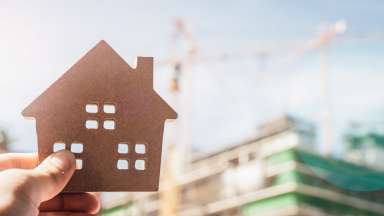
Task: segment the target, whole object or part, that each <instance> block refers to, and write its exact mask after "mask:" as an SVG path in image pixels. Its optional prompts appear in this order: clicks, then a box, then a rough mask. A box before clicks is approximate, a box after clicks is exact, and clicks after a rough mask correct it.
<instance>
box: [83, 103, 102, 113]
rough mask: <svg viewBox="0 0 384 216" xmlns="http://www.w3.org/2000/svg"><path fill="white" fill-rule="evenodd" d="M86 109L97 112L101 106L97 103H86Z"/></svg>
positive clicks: (88, 111) (89, 111)
mask: <svg viewBox="0 0 384 216" xmlns="http://www.w3.org/2000/svg"><path fill="white" fill-rule="evenodd" d="M85 111H86V112H87V113H97V112H99V107H98V106H97V104H87V105H85Z"/></svg>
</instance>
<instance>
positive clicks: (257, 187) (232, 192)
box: [103, 20, 384, 216]
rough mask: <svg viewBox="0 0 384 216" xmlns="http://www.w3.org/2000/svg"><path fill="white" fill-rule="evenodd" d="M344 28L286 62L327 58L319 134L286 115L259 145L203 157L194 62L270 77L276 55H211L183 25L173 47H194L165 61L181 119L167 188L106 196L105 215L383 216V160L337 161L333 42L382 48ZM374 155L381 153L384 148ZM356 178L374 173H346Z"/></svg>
mask: <svg viewBox="0 0 384 216" xmlns="http://www.w3.org/2000/svg"><path fill="white" fill-rule="evenodd" d="M346 29H347V23H346V22H345V21H343V20H341V21H338V22H336V23H334V24H331V25H329V26H328V27H327V28H326V29H325V31H324V32H323V33H322V34H320V36H317V37H315V38H314V39H312V40H309V41H308V42H307V43H305V44H303V45H302V46H301V47H299V48H297V49H295V50H294V51H293V53H291V54H290V55H289V57H288V58H287V59H288V61H291V62H295V61H298V59H300V58H303V56H304V55H305V54H306V53H308V52H319V54H320V72H321V75H320V77H321V79H320V80H319V82H320V84H319V86H320V88H321V97H322V99H321V100H322V102H323V103H322V106H321V108H320V109H321V115H320V116H321V118H320V119H321V120H320V122H321V123H320V124H319V125H318V126H317V127H316V126H315V124H314V123H313V122H311V121H306V120H302V119H300V118H296V117H293V116H288V115H285V116H282V117H279V118H275V119H274V120H269V121H266V122H264V123H263V124H262V125H261V126H260V127H259V128H258V130H257V133H256V134H255V135H254V136H253V137H251V138H249V139H247V140H245V141H243V142H240V143H235V144H232V145H229V147H226V148H223V149H220V150H216V151H212V152H209V153H207V152H205V153H201V152H196V151H194V150H193V148H192V147H191V146H192V142H191V130H192V129H191V121H192V118H193V117H192V116H191V107H193V105H192V104H191V103H192V102H191V95H192V94H193V93H192V91H193V90H192V87H191V86H192V85H193V84H192V83H191V82H192V80H193V79H192V78H191V76H193V75H192V73H193V70H194V64H209V63H210V62H219V63H220V62H221V61H231V60H233V59H237V58H244V57H245V56H248V57H249V56H253V57H256V59H257V61H258V68H257V70H258V71H259V72H263V71H264V70H266V67H267V62H268V58H270V57H271V56H270V55H272V54H273V53H272V52H270V51H267V50H253V51H246V52H242V53H241V54H239V53H236V54H234V55H231V54H230V53H222V54H218V55H216V56H204V55H202V54H201V53H199V48H198V43H197V41H196V39H195V38H194V36H193V34H192V33H191V32H190V31H189V30H188V29H187V27H186V25H185V23H184V22H183V21H182V20H177V21H176V22H175V30H176V31H175V34H174V35H175V37H174V40H175V43H174V44H180V43H181V44H184V45H186V46H184V47H183V49H181V50H182V51H179V53H178V55H175V56H174V57H173V58H171V59H169V60H165V61H160V62H159V63H158V66H159V67H167V66H168V68H171V69H173V71H174V73H173V76H172V79H171V81H170V85H169V90H170V92H171V94H172V95H173V96H172V99H173V102H174V103H173V104H174V106H175V107H176V109H177V110H178V112H179V113H180V118H179V119H178V120H177V121H178V123H177V124H176V126H175V128H172V130H173V132H172V135H171V137H170V138H169V139H167V141H168V143H166V146H165V150H164V153H165V158H164V160H163V164H162V172H161V181H160V190H159V192H155V193H119V194H116V193H112V194H105V195H104V196H103V204H104V205H103V208H104V211H103V215H116V216H118V215H132V216H135V215H151V216H155V215H162V216H168V215H191V216H192V215H193V216H198V215H212V216H219V215H223V216H227V215H279V216H282V215H287V216H299V215H315V216H331V215H335V216H336V215H372V216H373V215H384V213H383V212H384V202H383V201H384V200H383V197H382V196H381V193H379V192H372V190H373V189H372V188H374V189H378V188H381V185H382V183H381V182H382V181H384V173H383V172H382V170H383V169H382V167H380V165H378V159H376V160H374V161H371V162H370V163H368V162H367V161H369V160H367V156H366V154H364V153H361V150H362V149H358V151H357V152H360V154H359V153H356V151H355V153H356V154H353V150H348V151H346V153H345V155H344V156H342V157H337V158H335V157H333V156H332V152H334V150H335V149H334V147H333V145H332V143H333V139H334V138H333V136H334V135H333V131H334V129H333V125H332V124H333V120H332V104H331V102H330V97H329V95H330V94H332V93H331V92H330V88H329V85H330V84H329V76H330V75H329V65H328V64H329V59H328V58H329V53H328V51H329V46H330V44H331V42H333V41H336V42H348V41H350V40H358V41H360V40H363V41H364V40H382V38H381V37H377V35H375V36H372V35H359V36H355V37H353V38H351V37H343V36H342V35H343V33H344V32H345V31H346ZM180 41H181V42H180ZM174 49H175V48H174ZM319 142H320V144H319ZM364 149H367V148H365V147H364ZM369 149H370V151H374V152H376V153H377V152H381V151H383V148H382V147H380V146H379V147H372V148H369ZM355 150H356V149H355ZM348 152H349V153H348ZM350 172H352V173H369V175H364V174H362V175H360V174H357V175H356V176H354V175H348V174H346V173H350ZM378 180H379V181H378Z"/></svg>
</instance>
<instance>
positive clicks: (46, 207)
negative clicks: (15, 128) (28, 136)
mask: <svg viewBox="0 0 384 216" xmlns="http://www.w3.org/2000/svg"><path fill="white" fill-rule="evenodd" d="M74 171H75V158H74V156H73V154H72V153H71V152H69V151H67V150H63V151H59V152H56V153H53V154H52V155H51V156H49V157H47V158H46V159H45V160H44V161H43V162H42V163H41V164H40V165H38V158H37V155H36V154H16V153H8V154H0V215H2V216H24V215H28V216H29V215H31V216H35V215H39V216H51V215H52V216H62V215H67V216H69V215H71V216H72V215H73V216H85V215H92V214H96V213H97V212H98V211H99V209H100V204H99V201H98V199H97V198H96V197H95V196H94V195H92V194H90V193H63V194H60V192H61V191H62V190H63V188H64V187H65V185H66V184H67V182H68V181H69V180H70V178H71V176H72V175H73V173H74Z"/></svg>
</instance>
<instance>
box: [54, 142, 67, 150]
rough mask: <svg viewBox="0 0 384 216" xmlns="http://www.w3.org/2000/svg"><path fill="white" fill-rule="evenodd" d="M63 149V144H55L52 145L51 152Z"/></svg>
mask: <svg viewBox="0 0 384 216" xmlns="http://www.w3.org/2000/svg"><path fill="white" fill-rule="evenodd" d="M64 149H65V143H55V144H53V152H58V151H60V150H64Z"/></svg>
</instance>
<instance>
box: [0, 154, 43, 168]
mask: <svg viewBox="0 0 384 216" xmlns="http://www.w3.org/2000/svg"><path fill="white" fill-rule="evenodd" d="M37 165H38V156H37V154H36V153H4V154H0V171H2V170H6V169H13V168H17V169H33V168H35V167H36V166H37Z"/></svg>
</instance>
